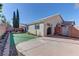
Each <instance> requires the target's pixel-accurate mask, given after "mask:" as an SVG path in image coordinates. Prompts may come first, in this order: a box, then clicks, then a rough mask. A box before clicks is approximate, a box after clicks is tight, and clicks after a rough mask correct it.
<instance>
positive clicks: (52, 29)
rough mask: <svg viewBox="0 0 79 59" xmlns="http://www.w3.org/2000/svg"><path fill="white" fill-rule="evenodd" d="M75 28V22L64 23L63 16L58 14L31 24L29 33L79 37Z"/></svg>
mask: <svg viewBox="0 0 79 59" xmlns="http://www.w3.org/2000/svg"><path fill="white" fill-rule="evenodd" d="M74 26H75V22H74V21H64V20H63V18H62V17H61V15H59V14H56V15H52V16H48V17H46V18H43V19H41V20H40V21H37V22H33V23H31V24H29V25H28V32H29V33H31V34H34V35H37V36H53V35H64V36H70V37H79V34H78V33H79V31H78V30H77V29H74V28H75V27H74ZM74 32H75V35H74Z"/></svg>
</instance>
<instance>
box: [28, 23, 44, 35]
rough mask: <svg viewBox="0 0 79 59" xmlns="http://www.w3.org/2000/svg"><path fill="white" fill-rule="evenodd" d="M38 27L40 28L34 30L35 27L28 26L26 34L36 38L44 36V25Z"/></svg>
mask: <svg viewBox="0 0 79 59" xmlns="http://www.w3.org/2000/svg"><path fill="white" fill-rule="evenodd" d="M39 27H40V28H39V29H37V30H36V29H35V25H30V26H29V30H28V32H29V33H32V34H35V35H38V36H44V24H43V23H40V24H39Z"/></svg>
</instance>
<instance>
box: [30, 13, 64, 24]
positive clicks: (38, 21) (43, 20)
mask: <svg viewBox="0 0 79 59" xmlns="http://www.w3.org/2000/svg"><path fill="white" fill-rule="evenodd" d="M55 16H59V17H60V18H61V19H62V21H64V20H63V18H62V17H61V15H60V14H54V15H51V16H48V17H45V18H42V19H39V20H37V21H35V22H32V23H31V24H29V25H34V24H39V23H43V22H45V21H46V20H48V19H47V18H50V17H55Z"/></svg>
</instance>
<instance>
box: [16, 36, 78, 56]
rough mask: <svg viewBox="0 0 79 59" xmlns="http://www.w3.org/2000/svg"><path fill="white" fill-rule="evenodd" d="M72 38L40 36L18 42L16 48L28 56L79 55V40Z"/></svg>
mask: <svg viewBox="0 0 79 59" xmlns="http://www.w3.org/2000/svg"><path fill="white" fill-rule="evenodd" d="M71 39H73V38H71ZM71 39H70V38H54V37H40V38H36V39H32V40H29V41H26V42H22V43H20V44H18V45H17V46H16V48H17V50H18V51H19V52H20V53H22V54H23V55H26V56H54V55H56V56H57V55H58V56H60V55H66V56H69V55H71V56H72V55H78V56H79V41H78V40H71Z"/></svg>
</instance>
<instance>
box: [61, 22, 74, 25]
mask: <svg viewBox="0 0 79 59" xmlns="http://www.w3.org/2000/svg"><path fill="white" fill-rule="evenodd" d="M62 25H75V22H74V21H64V22H63V24H62Z"/></svg>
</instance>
